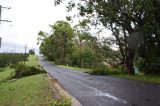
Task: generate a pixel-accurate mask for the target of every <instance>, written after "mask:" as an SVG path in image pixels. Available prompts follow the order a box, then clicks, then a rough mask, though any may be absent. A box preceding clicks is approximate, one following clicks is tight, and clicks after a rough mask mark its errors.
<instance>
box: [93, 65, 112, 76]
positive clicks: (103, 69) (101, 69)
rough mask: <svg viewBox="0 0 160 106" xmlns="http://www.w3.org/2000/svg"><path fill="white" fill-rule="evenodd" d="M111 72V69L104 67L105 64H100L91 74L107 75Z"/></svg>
mask: <svg viewBox="0 0 160 106" xmlns="http://www.w3.org/2000/svg"><path fill="white" fill-rule="evenodd" d="M108 72H109V68H108V67H107V66H106V65H104V64H103V63H100V64H98V65H97V67H96V68H95V69H94V70H93V71H92V72H91V74H95V75H106V74H108Z"/></svg>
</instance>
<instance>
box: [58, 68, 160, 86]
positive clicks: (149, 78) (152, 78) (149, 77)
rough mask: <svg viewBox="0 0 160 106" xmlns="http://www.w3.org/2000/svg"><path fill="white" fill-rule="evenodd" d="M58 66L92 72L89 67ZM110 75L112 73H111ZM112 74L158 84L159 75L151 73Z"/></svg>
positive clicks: (159, 82)
mask: <svg viewBox="0 0 160 106" xmlns="http://www.w3.org/2000/svg"><path fill="white" fill-rule="evenodd" d="M58 66H60V67H64V68H68V69H72V70H78V71H83V72H87V73H91V72H92V70H90V69H82V68H77V67H69V66H63V65H58ZM110 75H112V73H111V74H110ZM112 76H114V77H121V78H126V79H130V80H137V81H144V82H148V83H154V84H160V77H159V76H153V75H135V76H132V75H127V74H116V75H112Z"/></svg>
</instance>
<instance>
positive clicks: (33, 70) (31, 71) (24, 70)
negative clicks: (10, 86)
mask: <svg viewBox="0 0 160 106" xmlns="http://www.w3.org/2000/svg"><path fill="white" fill-rule="evenodd" d="M40 73H46V72H45V70H44V69H43V68H42V67H34V66H31V67H29V66H26V65H25V64H18V65H17V67H16V70H15V74H14V75H13V76H12V77H13V78H21V77H25V76H31V75H36V74H40Z"/></svg>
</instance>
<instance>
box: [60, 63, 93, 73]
mask: <svg viewBox="0 0 160 106" xmlns="http://www.w3.org/2000/svg"><path fill="white" fill-rule="evenodd" d="M58 66H59V67H64V68H68V69H72V70H78V71H82V72H87V73H89V72H91V71H92V70H91V69H84V68H79V67H71V66H64V65H58Z"/></svg>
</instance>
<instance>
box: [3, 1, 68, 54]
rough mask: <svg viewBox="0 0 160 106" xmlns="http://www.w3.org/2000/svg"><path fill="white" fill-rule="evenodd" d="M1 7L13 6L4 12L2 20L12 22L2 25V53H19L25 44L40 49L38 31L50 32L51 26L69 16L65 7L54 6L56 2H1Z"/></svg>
mask: <svg viewBox="0 0 160 106" xmlns="http://www.w3.org/2000/svg"><path fill="white" fill-rule="evenodd" d="M0 5H2V6H3V7H10V6H11V9H10V10H6V9H3V10H2V14H1V19H2V20H4V19H5V20H11V21H12V22H11V23H6V22H1V24H0V37H2V38H3V39H2V48H1V51H2V50H3V51H10V49H13V50H16V49H17V50H18V51H19V49H21V50H22V48H23V47H24V46H25V44H27V46H28V48H38V47H37V45H36V44H37V36H38V35H37V33H38V31H39V30H43V31H49V30H50V29H49V27H48V25H49V24H52V23H54V22H56V21H57V20H65V17H66V14H67V12H66V11H65V10H66V8H65V6H64V5H60V6H56V7H55V6H54V0H0Z"/></svg>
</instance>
